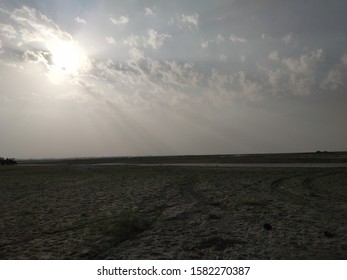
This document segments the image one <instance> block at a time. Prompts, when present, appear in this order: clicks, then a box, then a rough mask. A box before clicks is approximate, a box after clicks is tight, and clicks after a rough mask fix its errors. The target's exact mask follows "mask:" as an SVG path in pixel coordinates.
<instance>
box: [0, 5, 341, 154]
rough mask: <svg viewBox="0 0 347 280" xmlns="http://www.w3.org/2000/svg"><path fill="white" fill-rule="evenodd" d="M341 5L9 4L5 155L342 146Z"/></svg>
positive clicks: (0, 11) (4, 25)
mask: <svg viewBox="0 0 347 280" xmlns="http://www.w3.org/2000/svg"><path fill="white" fill-rule="evenodd" d="M346 10H347V1H345V0H334V1H325V0H324V1H323V0H306V1H299V0H292V1H287V0H216V1H207V0H201V1H193V0H170V1H169V0H167V1H166V0H163V1H154V0H143V1H140V0H137V1H135V0H128V1H125V0H124V1H120V0H114V1H110V0H109V1H106V0H100V1H91V0H83V1H82V0H79V1H78V0H76V1H67V0H57V1H55V0H52V1H43V0H37V1H35V0H28V1H23V0H1V2H0V156H5V157H16V158H65V157H98V156H102V157H106V156H147V155H183V154H194V155H195V154H243V153H286V152H310V151H317V150H328V151H343V150H347V110H346V105H347V91H346V89H347V79H346V76H347V33H346V26H347V17H346V16H345V11H346Z"/></svg>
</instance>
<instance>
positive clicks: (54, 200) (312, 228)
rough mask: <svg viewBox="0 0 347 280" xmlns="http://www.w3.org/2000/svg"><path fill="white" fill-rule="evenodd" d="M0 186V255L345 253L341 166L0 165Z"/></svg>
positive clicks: (346, 203)
mask: <svg viewBox="0 0 347 280" xmlns="http://www.w3.org/2000/svg"><path fill="white" fill-rule="evenodd" d="M0 192H1V196H0V213H1V218H0V258H1V259H347V169H346V168H344V167H330V168H294V167H285V168H284V167H281V168H275V167H271V168H270V167H240V168H238V167H222V166H219V167H213V166H205V167H203V166H201V167H194V166H185V167H183V166H87V165H86V166H75V165H71V166H65V165H61V166H31V167H29V166H27V167H23V166H22V167H21V166H15V167H1V168H0ZM266 223H268V224H270V225H271V229H265V228H264V224H266Z"/></svg>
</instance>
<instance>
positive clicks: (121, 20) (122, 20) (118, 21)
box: [110, 16, 130, 25]
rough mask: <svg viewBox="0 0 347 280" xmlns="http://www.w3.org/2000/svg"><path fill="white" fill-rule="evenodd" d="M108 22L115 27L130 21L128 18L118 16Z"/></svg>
mask: <svg viewBox="0 0 347 280" xmlns="http://www.w3.org/2000/svg"><path fill="white" fill-rule="evenodd" d="M110 21H111V22H112V23H114V24H116V25H120V24H127V23H128V22H129V21H130V19H129V17H128V16H120V17H119V18H113V17H111V18H110Z"/></svg>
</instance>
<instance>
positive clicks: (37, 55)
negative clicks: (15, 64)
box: [23, 50, 52, 68]
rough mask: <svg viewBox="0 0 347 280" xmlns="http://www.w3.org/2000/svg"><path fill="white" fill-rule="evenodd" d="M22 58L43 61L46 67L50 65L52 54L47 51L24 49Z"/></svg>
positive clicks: (37, 61) (27, 60)
mask: <svg viewBox="0 0 347 280" xmlns="http://www.w3.org/2000/svg"><path fill="white" fill-rule="evenodd" d="M23 59H24V61H26V62H31V63H43V64H44V65H45V66H46V67H47V68H49V67H50V66H51V65H52V55H51V53H50V52H47V51H28V50H27V51H25V52H24V54H23Z"/></svg>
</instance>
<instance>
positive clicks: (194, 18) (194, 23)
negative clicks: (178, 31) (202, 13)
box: [181, 13, 199, 29]
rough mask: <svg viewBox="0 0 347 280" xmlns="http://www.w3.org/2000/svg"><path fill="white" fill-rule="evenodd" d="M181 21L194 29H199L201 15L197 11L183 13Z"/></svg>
mask: <svg viewBox="0 0 347 280" xmlns="http://www.w3.org/2000/svg"><path fill="white" fill-rule="evenodd" d="M181 22H182V23H183V24H185V25H186V26H188V28H190V29H192V28H195V29H198V25H199V15H198V14H197V13H195V14H193V15H184V14H183V15H182V17H181Z"/></svg>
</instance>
